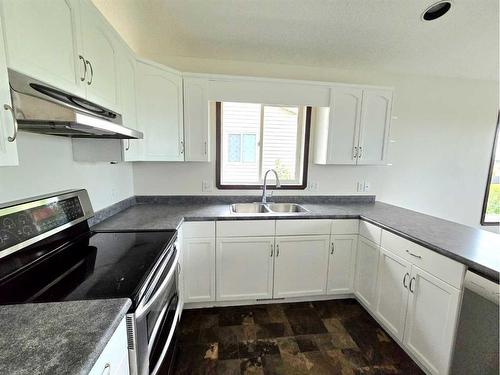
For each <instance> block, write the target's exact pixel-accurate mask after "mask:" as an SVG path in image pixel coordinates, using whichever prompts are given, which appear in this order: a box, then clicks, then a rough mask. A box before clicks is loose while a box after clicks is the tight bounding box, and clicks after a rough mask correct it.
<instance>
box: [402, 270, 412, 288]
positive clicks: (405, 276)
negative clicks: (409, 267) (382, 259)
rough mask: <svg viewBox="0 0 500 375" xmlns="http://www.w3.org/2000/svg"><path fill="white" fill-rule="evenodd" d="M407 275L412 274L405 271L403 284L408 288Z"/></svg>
mask: <svg viewBox="0 0 500 375" xmlns="http://www.w3.org/2000/svg"><path fill="white" fill-rule="evenodd" d="M407 277H410V274H409V273H408V272H406V273H405V275H404V277H403V286H404V287H405V288H406V289H408V284H407V283H406V278H407Z"/></svg>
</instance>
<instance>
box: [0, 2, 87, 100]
mask: <svg viewBox="0 0 500 375" xmlns="http://www.w3.org/2000/svg"><path fill="white" fill-rule="evenodd" d="M1 5H2V20H3V27H4V35H5V43H6V48H7V61H8V65H9V67H10V68H12V69H14V70H16V71H19V72H21V73H24V74H26V75H29V76H31V77H33V78H36V79H38V80H40V81H42V82H45V83H47V84H49V85H52V86H55V87H57V88H59V89H62V90H65V91H68V92H70V93H72V94H76V95H80V96H84V95H85V85H84V83H83V81H81V80H80V78H83V72H84V62H83V60H81V59H79V57H78V56H79V54H82V52H81V45H79V43H80V34H79V33H80V12H79V1H78V0H23V1H2V3H1Z"/></svg>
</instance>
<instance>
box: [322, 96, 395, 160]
mask: <svg viewBox="0 0 500 375" xmlns="http://www.w3.org/2000/svg"><path fill="white" fill-rule="evenodd" d="M391 109H392V90H389V89H372V88H364V89H363V88H359V87H348V86H338V87H332V88H331V90H330V106H329V107H319V108H316V109H315V137H314V140H315V142H314V143H315V145H314V162H315V163H316V164H384V163H386V157H387V143H388V137H389V128H390V121H391Z"/></svg>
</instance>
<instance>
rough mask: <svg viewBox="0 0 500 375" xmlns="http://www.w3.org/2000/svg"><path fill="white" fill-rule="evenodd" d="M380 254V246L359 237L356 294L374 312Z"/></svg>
mask: <svg viewBox="0 0 500 375" xmlns="http://www.w3.org/2000/svg"><path fill="white" fill-rule="evenodd" d="M379 252H380V246H379V245H377V244H376V243H373V242H371V241H369V240H367V239H366V238H364V237H361V236H360V237H359V240H358V252H357V256H356V275H355V280H354V294H355V295H356V297H358V299H359V300H360V301H361V302H363V304H364V305H365V306H366V307H367V308H368V309H369V310H370V311H372V312H373V311H374V304H375V291H376V290H375V287H376V282H377V270H378V257H379Z"/></svg>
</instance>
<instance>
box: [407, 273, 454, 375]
mask: <svg viewBox="0 0 500 375" xmlns="http://www.w3.org/2000/svg"><path fill="white" fill-rule="evenodd" d="M409 288H410V294H409V301H408V313H407V317H406V319H407V322H406V328H405V333H404V343H405V345H406V347H407V349H408V350H409V351H410V352H411V353H412V354H413V355H415V357H416V358H417V359H418V360H419V361H420V362H422V364H423V365H424V366H425V367H427V369H428V370H429V372H430V373H432V374H440V375H441V374H448V371H449V367H450V358H451V353H452V349H453V344H454V340H455V327H456V323H457V317H458V309H459V305H460V293H461V292H460V291H459V290H458V289H455V288H454V287H452V286H451V285H449V284H447V283H445V282H443V281H441V280H439V279H438V278H436V277H434V276H432V275H431V274H429V273H427V272H425V271H423V270H422V269H420V268H418V267H416V266H412V279H411V284H410V285H409Z"/></svg>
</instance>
